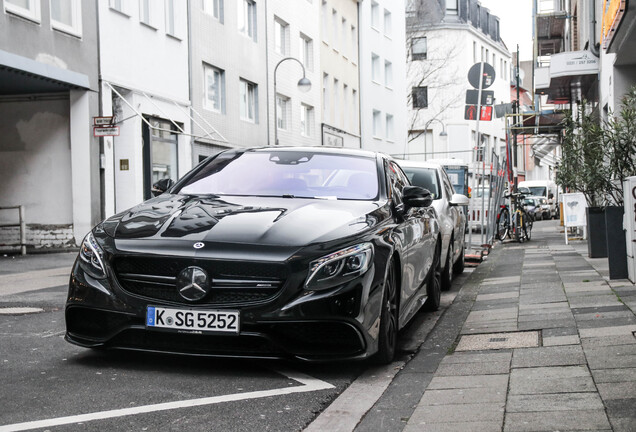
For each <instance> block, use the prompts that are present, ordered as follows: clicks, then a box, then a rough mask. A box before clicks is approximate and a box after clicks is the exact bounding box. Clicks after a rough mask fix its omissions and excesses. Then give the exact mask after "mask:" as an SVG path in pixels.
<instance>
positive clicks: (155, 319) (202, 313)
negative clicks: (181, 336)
mask: <svg viewBox="0 0 636 432" xmlns="http://www.w3.org/2000/svg"><path fill="white" fill-rule="evenodd" d="M146 327H147V328H149V329H169V330H175V331H183V330H185V331H187V332H193V333H218V332H224V333H235V334H238V332H239V312H238V311H235V310H200V309H199V310H195V309H173V308H163V307H157V306H148V310H147V314H146Z"/></svg>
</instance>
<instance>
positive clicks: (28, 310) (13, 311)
mask: <svg viewBox="0 0 636 432" xmlns="http://www.w3.org/2000/svg"><path fill="white" fill-rule="evenodd" d="M39 312H44V309H42V308H34V307H8V308H0V315H22V314H32V313H39Z"/></svg>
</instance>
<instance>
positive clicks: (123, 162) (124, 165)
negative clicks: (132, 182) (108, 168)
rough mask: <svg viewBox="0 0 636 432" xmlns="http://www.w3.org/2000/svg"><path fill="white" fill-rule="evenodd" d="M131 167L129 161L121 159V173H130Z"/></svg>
mask: <svg viewBox="0 0 636 432" xmlns="http://www.w3.org/2000/svg"><path fill="white" fill-rule="evenodd" d="M129 167H130V164H129V163H128V159H119V171H128V169H129Z"/></svg>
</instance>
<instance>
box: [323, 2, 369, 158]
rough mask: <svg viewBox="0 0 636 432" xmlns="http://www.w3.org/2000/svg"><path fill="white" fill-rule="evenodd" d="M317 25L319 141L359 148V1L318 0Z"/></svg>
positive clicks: (325, 143)
mask: <svg viewBox="0 0 636 432" xmlns="http://www.w3.org/2000/svg"><path fill="white" fill-rule="evenodd" d="M316 1H317V0H316ZM320 26H321V28H320V36H321V40H322V43H321V44H320V68H321V74H322V77H321V79H322V86H321V88H322V113H321V119H322V124H321V136H322V144H323V145H332V146H340V147H354V148H359V147H360V93H359V91H360V87H359V80H360V78H359V75H358V74H359V71H358V30H359V28H358V1H357V0H321V3H320Z"/></svg>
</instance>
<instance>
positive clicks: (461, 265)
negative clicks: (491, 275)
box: [453, 246, 466, 275]
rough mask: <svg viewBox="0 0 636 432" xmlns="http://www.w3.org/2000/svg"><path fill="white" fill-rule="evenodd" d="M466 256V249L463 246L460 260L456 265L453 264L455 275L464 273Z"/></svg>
mask: <svg viewBox="0 0 636 432" xmlns="http://www.w3.org/2000/svg"><path fill="white" fill-rule="evenodd" d="M464 254H465V247H464V246H462V251H461V253H460V254H459V258H457V261H455V263H454V264H453V273H455V274H456V275H459V274H462V273H464V268H465V261H466V258H465V257H464Z"/></svg>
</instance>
